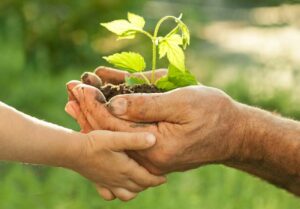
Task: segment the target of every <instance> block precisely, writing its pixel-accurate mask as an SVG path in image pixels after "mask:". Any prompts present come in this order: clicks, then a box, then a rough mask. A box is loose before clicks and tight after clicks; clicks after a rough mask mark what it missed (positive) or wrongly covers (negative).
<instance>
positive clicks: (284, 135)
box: [66, 67, 300, 196]
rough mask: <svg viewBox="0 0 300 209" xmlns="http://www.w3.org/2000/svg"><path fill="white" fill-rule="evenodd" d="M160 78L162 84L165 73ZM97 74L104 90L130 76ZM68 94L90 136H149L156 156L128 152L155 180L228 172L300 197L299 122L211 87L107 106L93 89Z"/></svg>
mask: <svg viewBox="0 0 300 209" xmlns="http://www.w3.org/2000/svg"><path fill="white" fill-rule="evenodd" d="M162 72H163V71H160V74H159V75H157V77H160V76H162V75H163V74H164V73H166V71H164V73H162ZM96 74H97V76H99V77H101V79H102V80H103V81H104V82H105V81H112V78H114V82H115V83H121V82H122V81H123V80H124V77H125V76H126V73H122V71H118V70H114V69H110V68H106V67H99V68H98V69H97V70H96ZM147 76H148V75H147ZM67 87H68V92H69V95H71V97H70V98H71V99H70V101H69V103H68V106H67V107H68V108H66V111H67V112H70V111H73V109H75V110H76V111H75V112H76V113H75V114H73V117H75V118H76V119H77V121H78V122H79V124H81V126H82V128H83V130H84V131H85V130H86V131H87V129H85V126H87V125H88V126H89V127H91V128H92V129H108V130H118V131H129V132H140V131H147V132H150V133H153V134H154V135H155V136H156V138H157V143H156V144H155V146H153V147H152V148H151V149H149V150H147V151H136V152H130V155H131V156H132V157H133V158H134V159H136V160H137V161H138V162H139V163H140V164H141V165H143V166H144V167H146V168H147V169H148V170H149V171H151V172H152V173H155V174H164V173H169V172H173V171H185V170H189V169H192V168H197V167H199V166H203V165H207V164H223V165H226V166H230V167H233V168H236V169H239V170H242V171H245V172H248V173H250V174H252V175H255V176H257V177H260V178H262V179H264V180H266V181H268V182H270V183H272V184H274V185H276V186H278V187H281V188H284V189H286V190H288V191H289V192H291V193H293V194H295V195H298V196H299V195H300V178H299V175H300V123H299V122H297V121H294V120H290V119H286V118H283V117H280V116H278V115H273V114H271V113H269V112H267V111H264V110H261V109H258V108H254V107H251V106H247V105H244V104H241V103H239V102H237V101H234V100H233V99H231V98H230V97H229V96H228V95H227V94H225V93H224V92H222V91H220V90H218V89H215V88H210V87H205V86H191V87H185V88H181V89H177V90H174V91H171V92H167V93H157V94H132V95H119V96H116V97H114V98H112V99H111V100H110V101H109V102H107V103H103V102H102V103H101V102H99V99H98V100H97V99H95V98H99V97H103V95H102V94H101V92H100V91H99V90H98V89H96V88H94V87H92V86H88V85H85V84H81V83H80V82H78V81H77V82H74V81H72V82H70V83H69V84H68V85H67ZM102 100H103V99H102ZM70 103H71V104H72V106H71V105H69V104H70ZM73 112H74V111H73ZM103 118H105V120H103Z"/></svg>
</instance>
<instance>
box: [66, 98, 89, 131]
mask: <svg viewBox="0 0 300 209" xmlns="http://www.w3.org/2000/svg"><path fill="white" fill-rule="evenodd" d="M65 111H66V112H67V113H68V114H69V115H71V116H72V117H73V118H74V119H75V120H76V121H77V123H78V124H79V126H80V128H81V132H83V133H89V132H91V131H92V130H93V129H92V127H91V125H90V124H89V123H88V121H87V119H86V117H85V116H84V114H83V113H82V111H81V110H80V107H79V105H78V103H77V102H76V101H70V102H68V103H67V105H66V107H65Z"/></svg>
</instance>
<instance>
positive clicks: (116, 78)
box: [95, 66, 168, 84]
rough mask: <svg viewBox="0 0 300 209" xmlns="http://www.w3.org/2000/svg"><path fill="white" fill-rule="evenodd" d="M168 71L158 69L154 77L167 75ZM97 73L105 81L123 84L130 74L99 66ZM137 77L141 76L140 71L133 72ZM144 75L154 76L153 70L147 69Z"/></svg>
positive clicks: (149, 77)
mask: <svg viewBox="0 0 300 209" xmlns="http://www.w3.org/2000/svg"><path fill="white" fill-rule="evenodd" d="M167 73H168V71H167V70H166V69H158V70H156V71H155V74H154V77H155V79H158V78H161V77H162V76H164V75H166V74H167ZM95 74H96V75H97V76H99V77H100V78H101V79H102V80H103V81H104V82H105V83H112V84H121V83H124V81H125V78H126V77H127V76H129V75H130V74H129V73H128V72H126V71H122V70H117V69H113V68H109V67H104V66H101V67H98V68H97V69H96V70H95ZM133 75H134V76H136V77H141V75H140V74H139V73H134V74H133ZM144 75H145V76H146V77H147V78H148V79H151V78H152V72H151V71H147V72H145V73H144Z"/></svg>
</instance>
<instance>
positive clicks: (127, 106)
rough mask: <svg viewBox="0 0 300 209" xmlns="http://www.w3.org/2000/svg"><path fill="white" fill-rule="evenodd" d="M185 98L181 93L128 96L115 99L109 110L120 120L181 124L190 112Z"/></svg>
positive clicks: (110, 102)
mask: <svg viewBox="0 0 300 209" xmlns="http://www.w3.org/2000/svg"><path fill="white" fill-rule="evenodd" d="M185 103H186V101H185V98H184V97H183V96H182V95H181V94H180V92H179V93H178V92H176V90H175V91H171V92H166V93H154V94H130V95H129V94H128V95H118V96H115V97H113V98H112V99H111V100H110V101H109V103H108V110H109V111H110V112H111V113H112V114H113V115H115V116H117V117H118V118H122V119H125V120H130V121H135V122H159V121H166V122H174V123H177V122H181V118H180V117H182V116H183V115H185V114H184V112H185V111H188V107H187V106H186V104H185ZM174 104H176V106H174Z"/></svg>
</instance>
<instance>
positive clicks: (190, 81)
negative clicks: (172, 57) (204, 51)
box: [168, 65, 198, 87]
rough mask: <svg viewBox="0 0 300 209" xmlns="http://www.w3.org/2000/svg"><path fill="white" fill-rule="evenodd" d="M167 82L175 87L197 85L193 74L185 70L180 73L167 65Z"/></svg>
mask: <svg viewBox="0 0 300 209" xmlns="http://www.w3.org/2000/svg"><path fill="white" fill-rule="evenodd" d="M168 80H169V81H170V82H172V83H174V84H175V85H176V86H177V87H184V86H190V85H197V84H198V81H197V79H196V77H195V76H194V75H193V74H191V73H190V72H189V71H187V70H185V71H182V70H180V69H178V68H176V67H175V66H174V65H169V68H168Z"/></svg>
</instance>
